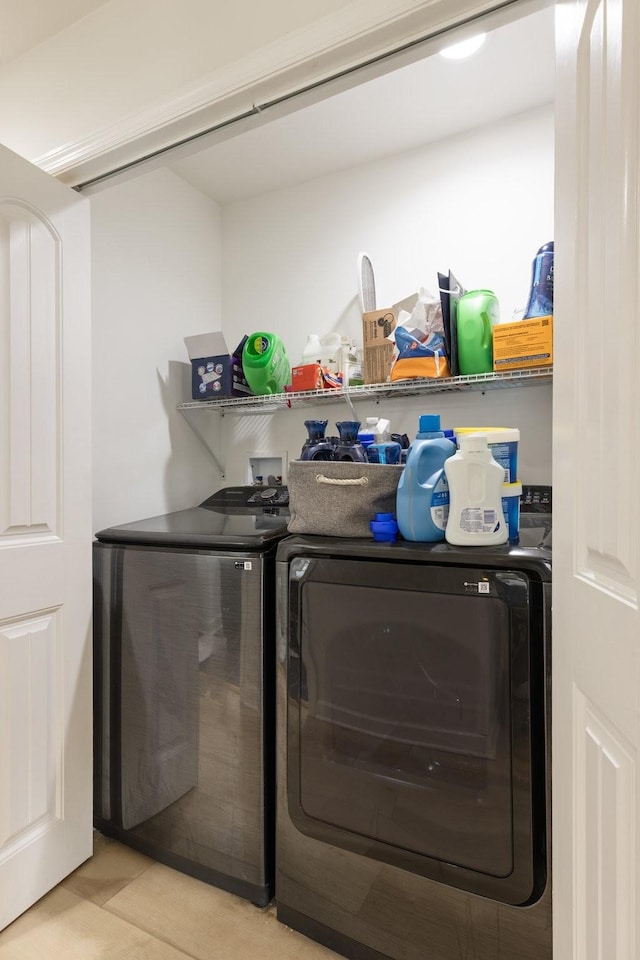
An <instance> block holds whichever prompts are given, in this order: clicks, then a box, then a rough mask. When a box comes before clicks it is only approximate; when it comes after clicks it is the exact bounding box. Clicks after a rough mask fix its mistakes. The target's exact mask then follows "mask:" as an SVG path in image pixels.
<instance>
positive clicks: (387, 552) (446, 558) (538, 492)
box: [278, 486, 552, 581]
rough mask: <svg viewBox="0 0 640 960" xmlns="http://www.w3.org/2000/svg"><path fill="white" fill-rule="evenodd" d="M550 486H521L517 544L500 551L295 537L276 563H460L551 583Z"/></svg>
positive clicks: (281, 548)
mask: <svg viewBox="0 0 640 960" xmlns="http://www.w3.org/2000/svg"><path fill="white" fill-rule="evenodd" d="M551 510H552V501H551V487H548V486H544V487H543V486H535V487H534V486H523V490H522V500H521V506H520V535H519V539H518V542H517V543H505V544H501V545H499V546H478V547H456V546H452V545H451V544H449V543H444V542H440V543H409V542H407V541H405V540H397V541H396V542H395V543H377V542H376V541H374V540H368V539H364V538H360V539H352V538H347V537H320V536H304V535H297V534H296V535H295V536H290V537H288V538H287V540H286V541H284V542H283V543H281V544H280V545H279V546H278V560H283V561H285V562H288V561H289V560H291V559H292V558H293V557H295V556H300V555H303V556H310V557H311V556H315V555H323V556H327V555H331V556H335V557H353V558H356V557H357V558H361V559H367V560H373V559H375V560H397V561H401V562H407V563H443V564H464V565H470V566H494V567H501V568H503V569H504V568H508V567H511V568H514V567H515V568H517V569H527V570H531V571H536V573H537V575H538V576H539V577H540V579H541V580H543V581H550V580H551V529H552V513H551Z"/></svg>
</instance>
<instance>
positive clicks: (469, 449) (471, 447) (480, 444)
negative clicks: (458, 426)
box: [458, 433, 489, 454]
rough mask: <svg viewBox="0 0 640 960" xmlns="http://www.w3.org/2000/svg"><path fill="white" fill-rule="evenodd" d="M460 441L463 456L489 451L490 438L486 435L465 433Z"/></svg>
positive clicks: (460, 437) (459, 438)
mask: <svg viewBox="0 0 640 960" xmlns="http://www.w3.org/2000/svg"><path fill="white" fill-rule="evenodd" d="M458 440H459V442H460V450H461V452H462V453H463V454H469V453H471V454H473V453H486V452H487V451H488V449H489V437H488V436H487V434H486V433H463V434H461V435H460V436H459V437H458Z"/></svg>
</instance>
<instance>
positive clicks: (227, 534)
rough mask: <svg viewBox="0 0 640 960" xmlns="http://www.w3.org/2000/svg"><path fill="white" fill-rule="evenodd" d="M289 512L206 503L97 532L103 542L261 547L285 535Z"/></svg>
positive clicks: (206, 546) (251, 548) (203, 547)
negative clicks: (221, 506) (232, 510)
mask: <svg viewBox="0 0 640 960" xmlns="http://www.w3.org/2000/svg"><path fill="white" fill-rule="evenodd" d="M288 519H289V511H288V510H287V509H286V508H281V507H272V508H268V509H262V508H254V509H251V508H245V509H244V510H242V511H239V510H236V511H234V512H233V513H228V512H227V511H226V510H224V508H223V509H221V510H220V509H216V507H214V506H211V505H208V506H206V507H204V506H199V507H191V508H190V509H188V510H178V511H176V512H175V513H165V514H162V515H160V516H157V517H148V518H147V519H144V520H135V521H133V522H132V523H123V524H121V525H120V526H116V527H108V528H107V529H105V530H100V531H99V532H98V533H96V538H97V539H98V540H101V541H103V542H105V543H130V544H141V545H154V544H155V545H156V546H172V547H197V548H200V549H211V548H212V547H217V546H219V547H222V548H224V549H231V548H238V549H244V550H260V549H264V548H266V547H268V546H270V545H271V544H272V543H275V542H277V541H278V540H280V539H282V537H285V536H286V535H287V521H288Z"/></svg>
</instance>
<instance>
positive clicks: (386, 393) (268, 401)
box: [178, 367, 553, 414]
mask: <svg viewBox="0 0 640 960" xmlns="http://www.w3.org/2000/svg"><path fill="white" fill-rule="evenodd" d="M552 379H553V368H552V367H539V368H535V369H531V370H512V371H509V372H505V373H479V374H472V375H469V376H464V377H450V378H448V379H446V380H427V379H424V380H400V381H397V382H395V383H374V384H367V385H365V386H361V387H348V388H347V389H333V390H301V391H298V392H296V393H276V394H270V395H267V396H259V397H258V396H252V397H225V398H224V399H220V400H191V401H188V402H185V403H179V404H178V410H182V411H191V410H218V411H220V412H221V413H222V414H225V413H231V414H256V413H257V414H260V413H275V412H277V411H279V410H283V409H287V408H288V407H304V406H316V405H317V404H318V403H322V404H324V403H340V402H344V401H345V400H346V401H347V402H348V401H355V400H368V399H374V400H378V399H389V400H392V399H394V398H396V397H397V398H400V397H413V396H419V395H423V394H425V393H448V392H461V391H471V390H475V391H478V390H480V391H484V390H493V389H496V388H500V387H519V386H535V385H536V384H540V383H550V382H551V380H552Z"/></svg>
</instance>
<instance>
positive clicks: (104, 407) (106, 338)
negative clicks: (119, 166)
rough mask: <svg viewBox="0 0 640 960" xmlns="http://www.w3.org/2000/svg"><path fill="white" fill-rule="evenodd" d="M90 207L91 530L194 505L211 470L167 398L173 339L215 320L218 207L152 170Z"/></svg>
mask: <svg viewBox="0 0 640 960" xmlns="http://www.w3.org/2000/svg"><path fill="white" fill-rule="evenodd" d="M91 211H92V259H93V264H92V286H93V371H94V374H93V376H94V392H93V431H94V433H93V477H94V491H93V493H94V530H100V529H103V528H104V527H105V526H109V525H111V524H114V523H124V522H127V521H129V520H137V519H140V518H141V517H148V516H152V515H155V514H159V513H165V512H167V511H168V510H176V509H180V508H181V507H183V506H192V505H193V504H194V503H195V502H199V500H201V499H203V498H204V497H205V496H207V495H208V494H209V493H211V492H212V491H213V490H215V489H217V488H218V487H219V486H220V474H219V472H218V471H217V469H216V468H215V467H214V465H213V461H212V460H211V457H210V456H209V455H208V454H207V452H206V450H205V447H204V446H203V445H202V444H201V443H200V441H199V440H198V439H197V438H196V436H195V435H194V433H193V432H192V430H191V429H190V427H189V426H188V424H187V422H186V421H185V419H184V417H183V416H182V414H180V413H179V412H178V411H177V409H176V405H177V403H178V402H180V401H181V400H184V399H188V398H189V392H190V379H189V377H190V367H189V366H187V361H188V358H187V352H186V348H185V346H184V343H183V337H184V336H189V335H190V334H194V333H203V332H206V331H209V330H219V329H220V326H221V325H220V316H221V315H220V297H221V282H220V211H219V208H218V206H217V204H216V203H214V201H212V200H210V199H208V198H206V197H204V196H203V195H202V194H201V193H199V192H198V191H196V190H194V189H193V188H192V187H190V186H188V185H187V184H186V183H184V181H183V180H180V179H179V178H178V177H176V176H175V175H174V174H172V173H170V172H169V171H165V170H161V171H158V172H156V173H153V174H150V175H149V176H146V177H141V178H139V179H138V180H133V181H130V182H128V183H125V184H123V185H121V186H118V187H114V188H112V189H110V190H107V191H105V192H103V193H100V194H97V195H96V196H94V197H93V198H92V200H91Z"/></svg>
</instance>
